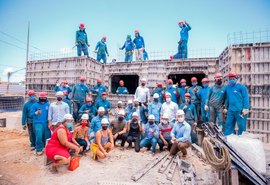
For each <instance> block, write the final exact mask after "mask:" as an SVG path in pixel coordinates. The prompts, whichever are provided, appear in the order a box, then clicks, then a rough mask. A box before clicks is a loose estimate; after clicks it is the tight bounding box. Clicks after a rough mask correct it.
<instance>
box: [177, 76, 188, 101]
mask: <svg viewBox="0 0 270 185" xmlns="http://www.w3.org/2000/svg"><path fill="white" fill-rule="evenodd" d="M187 90H188V86H187V81H186V79H181V80H180V87H179V88H178V92H179V105H181V104H182V103H185V94H186V93H187Z"/></svg>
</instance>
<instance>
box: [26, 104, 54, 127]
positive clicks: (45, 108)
mask: <svg viewBox="0 0 270 185" xmlns="http://www.w3.org/2000/svg"><path fill="white" fill-rule="evenodd" d="M49 106H50V104H49V102H48V100H47V101H46V102H45V103H44V104H41V103H40V102H39V101H37V102H36V103H34V104H33V105H32V107H31V109H30V116H31V117H33V123H34V124H37V123H40V124H47V123H48V112H49ZM38 109H40V110H41V114H39V115H36V114H35V112H36V111H38Z"/></svg>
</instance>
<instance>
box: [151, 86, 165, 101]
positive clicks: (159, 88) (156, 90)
mask: <svg viewBox="0 0 270 185" xmlns="http://www.w3.org/2000/svg"><path fill="white" fill-rule="evenodd" d="M155 93H157V94H158V95H159V97H158V101H159V102H160V103H163V89H162V87H157V88H156V89H155V90H154V92H153V94H155Z"/></svg>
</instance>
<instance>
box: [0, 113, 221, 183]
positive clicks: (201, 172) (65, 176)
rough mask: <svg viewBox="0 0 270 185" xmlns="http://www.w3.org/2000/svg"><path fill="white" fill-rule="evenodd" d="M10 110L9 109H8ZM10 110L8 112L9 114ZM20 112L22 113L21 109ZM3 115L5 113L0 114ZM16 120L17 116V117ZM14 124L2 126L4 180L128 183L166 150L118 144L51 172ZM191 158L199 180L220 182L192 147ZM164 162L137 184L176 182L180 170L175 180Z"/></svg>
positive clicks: (0, 143)
mask: <svg viewBox="0 0 270 185" xmlns="http://www.w3.org/2000/svg"><path fill="white" fill-rule="evenodd" d="M8 114H9V113H8ZM8 114H6V115H5V116H7V115H8ZM17 115H20V113H17ZM0 116H1V117H2V116H3V114H2V115H0ZM15 120H16V119H15ZM13 126H14V128H16V130H15V129H14V128H11V126H8V125H7V127H6V128H0V164H1V165H0V184H39V185H43V184H57V185H58V184H65V185H68V184H98V183H100V184H123V185H124V184H128V183H134V181H132V180H131V176H132V175H133V174H135V173H136V172H137V171H138V170H140V169H142V168H143V167H144V166H145V165H146V164H147V163H149V162H150V161H152V160H154V159H155V157H159V156H161V155H163V154H164V153H160V152H159V151H158V152H157V154H156V156H155V157H153V156H152V155H151V154H150V153H149V151H145V150H143V151H141V152H140V153H136V152H135V151H134V149H129V150H127V149H125V150H124V151H122V150H120V148H119V147H116V148H115V150H113V151H112V152H111V153H110V157H109V158H108V159H105V160H102V161H94V160H93V159H92V154H91V153H90V152H89V153H87V154H86V156H83V157H82V158H81V161H80V162H81V164H80V167H79V168H78V169H76V170H75V171H69V170H67V167H66V166H63V167H61V168H59V173H58V174H51V172H50V171H49V168H50V165H49V166H44V156H36V155H34V152H33V151H30V150H29V140H28V135H27V132H26V131H22V130H21V128H20V122H17V123H14V125H13ZM187 161H188V162H190V163H192V164H193V165H194V167H195V169H196V173H197V182H198V184H205V185H210V184H220V182H219V181H218V178H217V174H216V173H215V172H214V171H213V169H212V168H211V167H210V166H209V165H207V164H205V163H204V162H203V161H202V160H200V159H199V158H198V157H197V156H196V155H195V154H194V152H193V151H192V150H191V149H190V150H189V154H188V157H187ZM160 165H161V163H159V164H158V165H157V166H155V167H154V168H153V169H151V170H150V171H149V172H148V173H147V174H146V175H145V176H143V177H142V178H141V179H140V180H138V181H137V182H136V183H137V184H143V185H148V184H149V185H155V184H160V185H161V184H162V185H167V184H168V185H169V184H170V185H174V184H175V185H176V184H180V182H179V173H178V171H176V172H175V174H174V177H173V180H172V181H169V180H167V179H166V175H165V173H166V172H165V173H164V174H160V173H158V168H159V167H160Z"/></svg>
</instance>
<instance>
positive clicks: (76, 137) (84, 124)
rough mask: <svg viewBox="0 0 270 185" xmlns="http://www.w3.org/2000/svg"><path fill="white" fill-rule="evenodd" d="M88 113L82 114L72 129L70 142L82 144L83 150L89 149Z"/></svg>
mask: <svg viewBox="0 0 270 185" xmlns="http://www.w3.org/2000/svg"><path fill="white" fill-rule="evenodd" d="M88 119H89V118H88V114H83V115H82V118H81V124H80V125H79V126H77V127H76V128H75V129H74V132H73V134H72V142H73V143H74V144H75V145H77V146H78V147H80V146H82V147H83V151H86V150H89V147H90V143H89V140H88V129H89V121H88Z"/></svg>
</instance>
